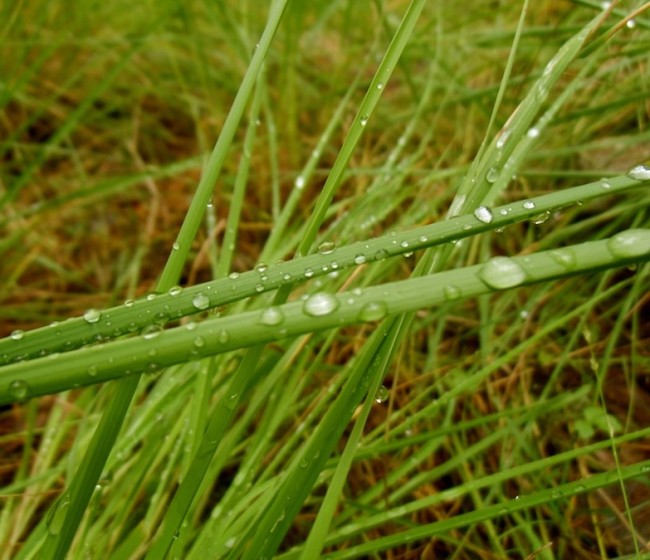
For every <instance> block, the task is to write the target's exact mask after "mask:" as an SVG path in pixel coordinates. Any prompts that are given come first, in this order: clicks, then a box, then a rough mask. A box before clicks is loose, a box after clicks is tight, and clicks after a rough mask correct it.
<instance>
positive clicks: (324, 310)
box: [302, 292, 339, 317]
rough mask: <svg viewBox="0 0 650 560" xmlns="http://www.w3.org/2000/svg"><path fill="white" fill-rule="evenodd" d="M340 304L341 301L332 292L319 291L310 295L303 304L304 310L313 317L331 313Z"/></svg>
mask: <svg viewBox="0 0 650 560" xmlns="http://www.w3.org/2000/svg"><path fill="white" fill-rule="evenodd" d="M338 306H339V301H338V299H336V297H335V296H333V295H332V294H327V293H325V292H317V293H315V294H313V295H311V296H309V297H308V298H307V299H306V300H305V303H304V304H303V306H302V310H303V312H304V313H306V314H307V315H311V316H312V317H321V316H323V315H329V314H330V313H332V312H333V311H335V310H336V308H337V307H338Z"/></svg>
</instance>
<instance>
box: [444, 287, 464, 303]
mask: <svg viewBox="0 0 650 560" xmlns="http://www.w3.org/2000/svg"><path fill="white" fill-rule="evenodd" d="M443 292H444V294H445V299H446V300H447V301H455V300H457V299H458V298H460V295H461V292H460V288H458V287H457V286H453V285H451V284H447V285H446V286H445V287H444V288H443Z"/></svg>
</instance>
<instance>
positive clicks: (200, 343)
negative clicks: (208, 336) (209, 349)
mask: <svg viewBox="0 0 650 560" xmlns="http://www.w3.org/2000/svg"><path fill="white" fill-rule="evenodd" d="M204 346H205V338H203V337H202V336H197V337H196V338H195V339H194V347H195V348H203V347H204Z"/></svg>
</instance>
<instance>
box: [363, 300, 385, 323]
mask: <svg viewBox="0 0 650 560" xmlns="http://www.w3.org/2000/svg"><path fill="white" fill-rule="evenodd" d="M387 314H388V307H386V304H385V303H384V302H383V301H371V302H370V303H366V304H365V305H364V306H363V307H362V308H361V311H360V312H359V319H361V320H362V321H379V320H381V319H383V318H384V317H386V315H387Z"/></svg>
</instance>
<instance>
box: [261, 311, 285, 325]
mask: <svg viewBox="0 0 650 560" xmlns="http://www.w3.org/2000/svg"><path fill="white" fill-rule="evenodd" d="M282 321H284V314H283V313H282V310H281V309H280V308H279V307H268V308H266V309H264V310H263V311H262V314H261V315H260V320H259V322H260V323H261V324H262V325H268V326H270V327H272V326H275V325H279V324H280V323H281V322H282Z"/></svg>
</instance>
